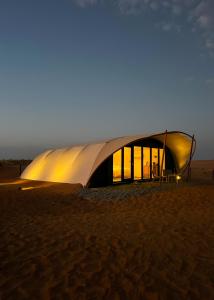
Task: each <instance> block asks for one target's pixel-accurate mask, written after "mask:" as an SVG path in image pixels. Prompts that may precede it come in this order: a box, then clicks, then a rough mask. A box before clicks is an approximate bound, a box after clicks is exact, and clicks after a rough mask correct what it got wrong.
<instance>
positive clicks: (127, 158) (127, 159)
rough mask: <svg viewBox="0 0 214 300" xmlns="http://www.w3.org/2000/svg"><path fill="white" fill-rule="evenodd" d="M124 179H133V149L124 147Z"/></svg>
mask: <svg viewBox="0 0 214 300" xmlns="http://www.w3.org/2000/svg"><path fill="white" fill-rule="evenodd" d="M123 172H124V175H123V176H124V179H131V147H124V164H123Z"/></svg>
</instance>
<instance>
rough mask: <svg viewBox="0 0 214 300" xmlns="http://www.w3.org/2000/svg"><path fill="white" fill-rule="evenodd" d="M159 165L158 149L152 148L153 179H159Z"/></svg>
mask: <svg viewBox="0 0 214 300" xmlns="http://www.w3.org/2000/svg"><path fill="white" fill-rule="evenodd" d="M158 175H159V164H158V148H152V178H155V177H158Z"/></svg>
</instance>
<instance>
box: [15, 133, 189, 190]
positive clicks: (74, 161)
mask: <svg viewBox="0 0 214 300" xmlns="http://www.w3.org/2000/svg"><path fill="white" fill-rule="evenodd" d="M148 138H152V139H155V140H157V141H160V142H162V143H164V138H165V133H158V134H152V135H151V134H150V135H136V136H126V137H119V138H115V139H111V140H106V141H102V142H100V143H93V144H86V145H79V146H73V147H69V148H64V149H57V150H48V151H45V152H44V153H42V154H40V155H39V156H37V157H36V158H35V159H34V160H33V161H32V163H31V164H30V165H29V166H28V167H27V168H26V169H25V170H24V172H23V173H22V174H21V178H22V179H30V180H39V181H50V182H62V183H72V184H74V183H80V184H82V185H83V186H87V184H88V183H89V180H90V178H91V176H92V175H93V173H94V172H95V171H96V170H97V168H98V167H99V166H100V164H101V163H102V162H104V161H105V159H107V158H108V157H109V156H110V155H112V154H113V153H114V152H115V151H117V150H118V149H120V148H122V147H124V146H125V145H128V144H129V143H132V142H134V141H137V140H143V139H148ZM191 144H192V137H191V136H189V135H188V134H186V133H183V132H179V131H171V132H167V147H168V148H169V149H170V151H171V153H172V156H173V158H174V161H175V164H176V168H177V171H178V172H182V171H183V170H184V169H185V167H186V166H187V165H188V162H189V159H190V151H191Z"/></svg>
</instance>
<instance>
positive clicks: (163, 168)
mask: <svg viewBox="0 0 214 300" xmlns="http://www.w3.org/2000/svg"><path fill="white" fill-rule="evenodd" d="M159 157H160V163H159V165H160V176H163V175H164V174H165V168H166V166H165V155H164V150H163V149H159ZM161 167H162V174H161Z"/></svg>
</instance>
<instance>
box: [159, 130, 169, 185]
mask: <svg viewBox="0 0 214 300" xmlns="http://www.w3.org/2000/svg"><path fill="white" fill-rule="evenodd" d="M166 141H167V130H166V131H165V136H164V144H163V155H162V159H161V169H160V182H162V180H163V162H164V158H165V151H166Z"/></svg>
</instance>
